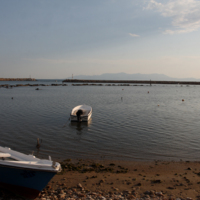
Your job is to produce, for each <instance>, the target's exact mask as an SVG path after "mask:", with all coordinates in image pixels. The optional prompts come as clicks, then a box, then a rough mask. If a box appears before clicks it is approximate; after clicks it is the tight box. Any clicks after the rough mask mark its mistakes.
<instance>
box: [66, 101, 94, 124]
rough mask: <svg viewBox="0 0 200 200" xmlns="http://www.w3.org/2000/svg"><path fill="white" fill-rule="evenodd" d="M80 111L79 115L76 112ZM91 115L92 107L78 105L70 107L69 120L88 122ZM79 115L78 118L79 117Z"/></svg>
mask: <svg viewBox="0 0 200 200" xmlns="http://www.w3.org/2000/svg"><path fill="white" fill-rule="evenodd" d="M79 111H81V112H80V113H81V114H80V116H78V112H79ZM91 116H92V107H91V106H87V105H79V106H76V107H74V108H73V109H72V111H71V114H70V120H71V122H80V121H81V122H88V121H89V120H90V118H91ZM79 117H80V118H79Z"/></svg>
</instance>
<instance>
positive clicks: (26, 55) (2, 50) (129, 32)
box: [0, 0, 200, 79]
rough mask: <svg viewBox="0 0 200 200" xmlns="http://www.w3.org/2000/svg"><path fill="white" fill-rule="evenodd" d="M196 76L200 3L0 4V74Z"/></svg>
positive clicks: (3, 0) (59, 0)
mask: <svg viewBox="0 0 200 200" xmlns="http://www.w3.org/2000/svg"><path fill="white" fill-rule="evenodd" d="M118 72H125V73H130V74H133V73H143V74H151V73H159V74H165V75H168V76H171V77H176V78H189V77H194V78H200V0H54V1H53V0H0V77H4V78H12V77H13V78H17V77H19V78H20V77H22V78H25V77H30V76H31V77H32V78H61V79H62V78H67V77H70V76H71V75H72V74H74V75H99V74H102V73H118Z"/></svg>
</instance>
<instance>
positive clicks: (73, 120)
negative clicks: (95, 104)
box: [70, 113, 92, 122]
mask: <svg viewBox="0 0 200 200" xmlns="http://www.w3.org/2000/svg"><path fill="white" fill-rule="evenodd" d="M91 117H92V113H90V114H89V115H88V116H83V117H81V122H88V121H89V120H90V118H91ZM70 120H71V122H78V120H77V116H76V115H70Z"/></svg>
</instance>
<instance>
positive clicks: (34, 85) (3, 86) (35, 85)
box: [0, 84, 67, 89]
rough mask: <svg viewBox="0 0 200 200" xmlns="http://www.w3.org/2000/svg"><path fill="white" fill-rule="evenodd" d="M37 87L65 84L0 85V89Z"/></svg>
mask: <svg viewBox="0 0 200 200" xmlns="http://www.w3.org/2000/svg"><path fill="white" fill-rule="evenodd" d="M27 86H29V87H39V86H67V84H50V85H46V84H16V85H11V84H2V85H0V88H7V89H8V88H13V87H27Z"/></svg>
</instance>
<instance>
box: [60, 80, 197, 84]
mask: <svg viewBox="0 0 200 200" xmlns="http://www.w3.org/2000/svg"><path fill="white" fill-rule="evenodd" d="M63 82H72V83H127V84H130V83H135V84H150V85H151V84H173V85H200V82H197V81H155V80H84V79H66V80H64V81H63Z"/></svg>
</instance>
